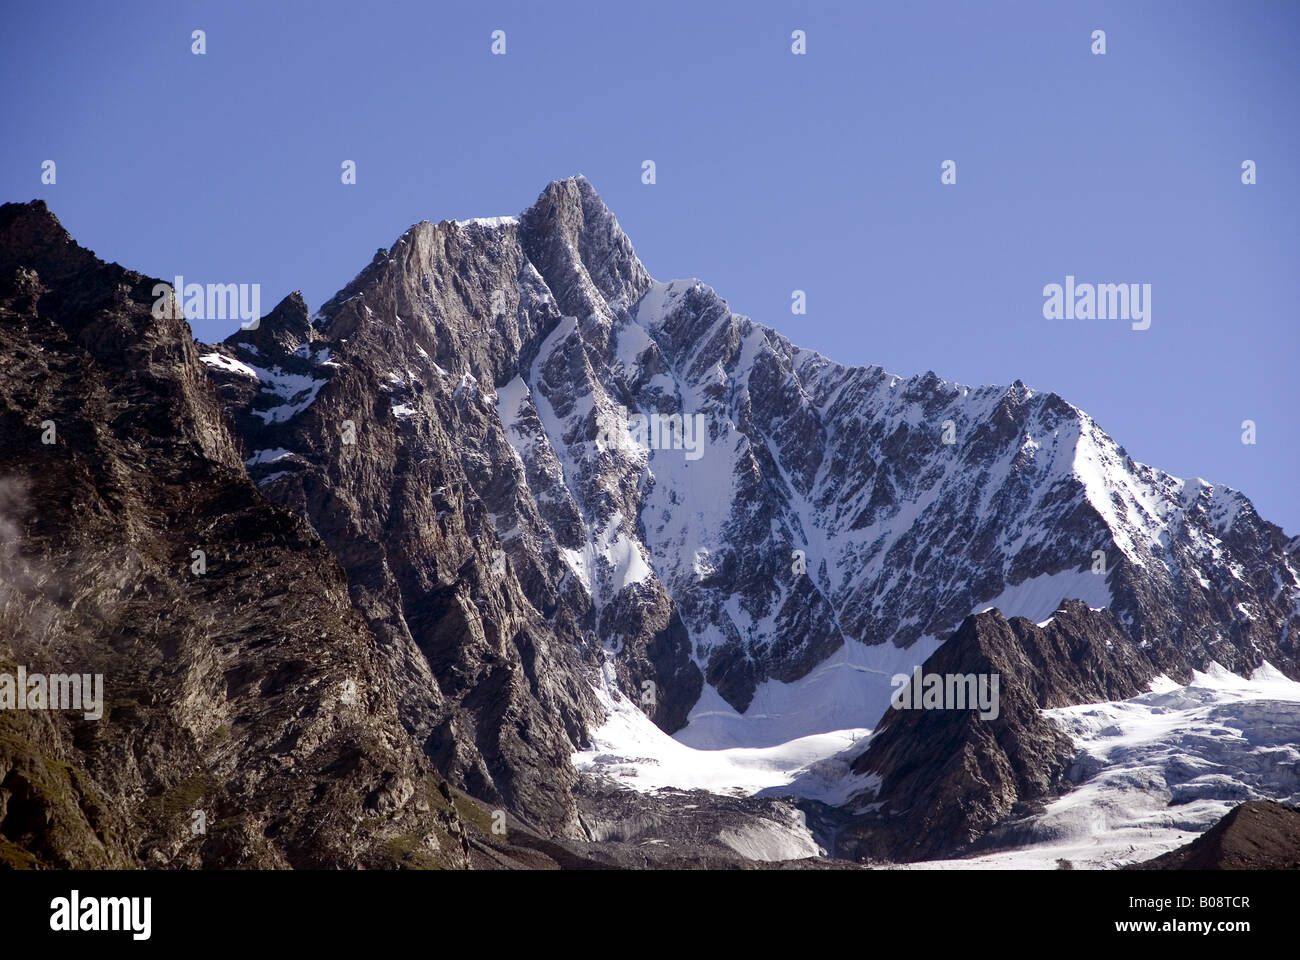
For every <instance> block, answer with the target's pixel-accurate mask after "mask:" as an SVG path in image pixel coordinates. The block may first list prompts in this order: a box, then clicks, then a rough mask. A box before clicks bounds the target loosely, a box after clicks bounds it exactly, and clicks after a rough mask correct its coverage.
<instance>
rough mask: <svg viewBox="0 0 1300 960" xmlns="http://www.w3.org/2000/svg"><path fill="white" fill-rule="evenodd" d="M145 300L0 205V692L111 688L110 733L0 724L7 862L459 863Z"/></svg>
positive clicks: (66, 721) (451, 840) (131, 277)
mask: <svg viewBox="0 0 1300 960" xmlns="http://www.w3.org/2000/svg"><path fill="white" fill-rule="evenodd" d="M152 287H153V281H151V280H149V279H147V278H145V277H142V276H141V275H140V274H137V273H133V272H131V271H128V270H124V269H122V268H121V267H118V266H117V265H115V264H104V263H101V262H100V261H98V260H97V259H95V258H94V256H93V255H92V254H91V253H89V252H88V251H85V250H82V249H81V248H79V247H77V245H76V244H75V243H73V242H72V241H71V239H70V238H69V237H68V236H67V234H66V233H65V232H64V231H63V230H62V228H61V227H60V226H59V224H58V222H57V221H56V220H55V219H54V217H53V216H52V215H51V214H50V213H49V212H48V210H46V209H45V207H44V204H42V203H39V202H36V203H33V204H27V205H17V204H7V205H5V206H4V207H0V358H3V360H2V361H0V364H2V366H0V673H7V674H10V675H13V674H15V673H16V671H17V668H18V667H19V666H20V665H21V666H23V667H25V668H26V670H27V671H28V672H29V673H34V672H41V673H50V674H52V673H60V674H62V673H68V672H73V671H76V672H84V673H90V674H102V675H103V684H104V687H103V689H104V709H103V717H102V719H99V720H88V719H85V718H84V711H67V712H64V711H59V712H56V711H49V710H45V711H24V712H18V711H12V710H6V711H3V712H0V863H3V864H7V865H10V866H50V867H81V868H85V867H138V866H146V867H198V866H203V867H234V866H257V867H288V866H293V867H324V868H338V867H360V866H365V867H382V866H396V865H399V864H402V863H411V864H414V863H420V864H424V865H443V866H450V867H460V866H464V865H465V864H466V863H467V855H468V853H467V849H466V845H465V841H464V837H463V832H462V830H461V827H460V823H459V821H458V819H457V817H456V815H455V813H454V812H453V811H452V809H451V806H450V804H449V803H448V802H447V800H446V799H445V798H444V797H443V796H442V794H441V793H440V792H439V790H438V786H439V784H440V780H439V778H438V776H437V774H436V773H435V772H434V770H433V768H432V766H431V764H430V763H429V762H428V760H427V759H426V758H425V757H423V756H422V755H421V753H420V751H419V750H418V749H416V747H415V746H414V745H413V744H412V743H411V742H410V741H409V739H408V738H407V737H406V736H405V735H404V733H403V730H402V727H401V725H400V723H399V722H398V719H397V703H396V697H395V695H394V691H393V685H392V682H391V679H390V678H389V677H388V676H387V673H386V671H385V670H384V667H383V664H382V663H381V661H380V660H379V659H378V658H377V657H376V656H375V652H374V649H373V644H372V642H371V640H370V637H369V635H368V633H367V630H366V625H365V623H364V621H363V620H362V618H361V617H360V616H358V615H357V614H356V613H355V612H354V611H353V610H352V608H351V605H350V603H349V598H348V592H347V582H346V580H345V578H344V575H343V571H342V570H341V569H340V568H339V565H338V563H337V562H336V561H335V559H334V557H333V556H331V554H330V552H329V550H328V549H327V548H326V547H325V545H324V544H323V543H322V542H321V540H320V538H319V537H318V536H317V534H316V533H315V532H314V531H313V530H312V529H311V527H310V526H309V525H307V524H306V523H304V522H303V521H302V520H301V519H300V518H299V517H297V516H295V515H294V514H292V513H291V512H290V511H288V510H286V509H284V508H283V507H279V506H276V505H274V504H272V503H270V502H269V501H268V500H266V499H265V498H264V497H263V496H261V495H260V494H259V493H258V492H257V489H256V487H255V486H254V484H253V483H252V482H251V480H250V479H249V478H248V475H247V472H246V471H245V470H244V466H243V463H242V460H243V457H242V456H241V452H240V444H239V441H238V440H237V439H236V438H235V436H234V435H233V434H232V433H231V431H230V430H229V428H228V425H227V422H226V420H225V418H224V416H223V413H222V404H221V402H220V400H219V399H218V397H217V395H216V392H215V390H214V389H213V388H212V384H211V381H210V379H209V377H208V374H207V372H206V370H205V368H204V365H203V364H202V363H200V361H199V354H198V351H197V350H196V348H195V345H194V343H193V339H192V336H191V334H190V330H189V327H188V326H187V325H186V323H185V322H184V321H183V320H173V319H161V320H160V319H156V318H154V317H153V316H152V315H151V305H152V303H153V300H154V298H153V296H152ZM43 424H44V426H43ZM50 429H52V430H53V433H52V434H51V433H49V432H48V430H50ZM43 437H46V438H49V439H52V440H53V441H54V442H52V443H43V442H42V439H43ZM196 550H201V551H203V552H204V555H205V557H204V564H205V570H204V572H203V573H202V574H201V575H200V574H196V573H195V572H193V571H194V567H193V564H194V563H195V562H196V561H195V559H194V557H193V556H192V554H193V552H194V551H196ZM196 812H197V813H198V814H199V815H201V816H200V818H199V819H196V816H195V815H196ZM200 820H201V822H202V826H203V827H204V830H205V832H201V833H195V832H194V830H193V828H194V827H195V825H196V823H199V822H200Z"/></svg>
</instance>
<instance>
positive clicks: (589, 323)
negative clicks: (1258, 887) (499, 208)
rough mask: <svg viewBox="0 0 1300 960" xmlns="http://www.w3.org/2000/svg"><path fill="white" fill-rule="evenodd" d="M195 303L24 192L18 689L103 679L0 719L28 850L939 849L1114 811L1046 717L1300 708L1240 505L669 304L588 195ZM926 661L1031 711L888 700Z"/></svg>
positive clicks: (14, 587)
mask: <svg viewBox="0 0 1300 960" xmlns="http://www.w3.org/2000/svg"><path fill="white" fill-rule="evenodd" d="M158 282H159V281H156V280H153V279H151V278H146V277H143V276H141V275H139V274H137V273H133V272H131V271H129V270H126V269H124V268H122V267H119V266H117V265H115V264H105V263H103V262H102V261H100V260H98V259H97V258H96V257H95V256H94V255H93V254H91V253H90V252H89V251H86V250H84V249H82V248H80V247H78V246H77V245H76V243H75V242H73V240H72V239H71V238H70V237H69V236H68V235H67V233H66V232H65V231H64V230H63V229H62V227H61V226H60V225H59V224H58V222H57V220H56V219H55V218H54V216H53V215H52V214H51V213H50V212H49V211H48V210H47V209H46V208H45V206H44V205H43V204H42V203H40V202H35V203H32V204H8V205H5V206H4V207H3V208H0V339H2V340H3V343H2V344H0V673H4V672H13V670H16V669H17V668H18V666H20V665H21V666H23V667H24V668H25V669H27V670H29V671H37V670H44V671H45V672H46V673H63V672H71V671H77V672H79V673H85V674H102V675H103V678H104V689H105V708H104V713H103V717H102V719H99V720H88V719H85V718H84V717H82V716H81V715H79V714H75V713H63V712H56V711H42V712H35V711H25V712H18V711H0V862H5V863H10V864H13V865H20V866H101V865H102V866H147V867H148V866H190V867H201V866H216V867H221V866H234V865H257V866H275V867H299V866H342V867H363V866H364V867H373V866H444V867H464V866H479V867H536V866H550V867H554V866H560V867H567V866H647V865H658V866H719V865H740V866H746V865H750V866H752V865H759V864H774V863H775V864H794V863H800V864H803V865H812V864H818V865H823V866H833V865H841V866H847V865H851V862H861V861H868V860H869V861H872V862H875V863H882V862H898V861H906V860H923V859H936V858H941V857H949V856H954V855H957V854H959V853H961V854H969V853H972V852H978V851H980V850H982V849H993V848H997V847H999V845H1001V846H1002V847H1005V846H1006V845H1007V844H1012V845H1014V843H1015V842H1017V841H1016V839H1015V838H1016V836H1021V837H1022V839H1023V836H1022V835H1020V834H1017V833H1016V832H1015V831H1014V830H1011V831H1008V824H1011V823H1013V822H1018V818H1020V820H1023V818H1024V817H1025V816H1026V815H1027V813H1028V812H1029V811H1031V810H1033V809H1038V808H1041V807H1043V806H1044V805H1046V804H1050V803H1051V801H1052V800H1053V799H1055V798H1058V797H1060V796H1063V795H1066V794H1069V793H1070V792H1071V791H1074V790H1079V789H1082V787H1080V784H1082V783H1084V782H1085V781H1086V780H1087V779H1088V775H1087V774H1085V773H1082V772H1080V771H1081V770H1082V769H1083V767H1081V766H1080V756H1081V754H1082V753H1083V752H1084V748H1083V747H1082V746H1081V744H1080V742H1079V741H1078V740H1077V739H1076V738H1074V737H1072V735H1071V734H1070V732H1069V728H1068V725H1065V724H1063V723H1062V722H1058V720H1057V719H1055V717H1054V712H1057V711H1060V710H1063V709H1066V708H1072V707H1077V706H1078V705H1081V704H1094V703H1118V702H1121V701H1123V702H1126V703H1129V702H1135V701H1134V698H1141V697H1142V696H1144V695H1146V694H1147V693H1148V691H1150V690H1151V689H1153V684H1156V685H1158V684H1161V683H1163V684H1169V685H1174V686H1177V685H1189V684H1193V683H1195V682H1196V681H1197V678H1198V677H1202V676H1204V675H1206V671H1222V672H1224V673H1225V674H1226V675H1231V676H1233V677H1237V678H1240V679H1241V682H1242V683H1246V682H1248V681H1249V678H1252V677H1254V678H1259V677H1261V676H1264V675H1267V677H1268V678H1270V682H1276V684H1279V685H1282V684H1290V683H1294V682H1296V681H1300V638H1298V637H1297V631H1298V630H1300V573H1298V572H1297V571H1298V570H1300V538H1293V539H1288V537H1287V536H1286V535H1285V534H1284V533H1283V531H1282V530H1281V529H1279V528H1278V527H1277V526H1275V525H1273V524H1271V523H1269V522H1267V521H1266V520H1264V519H1263V518H1261V517H1260V516H1259V515H1258V514H1257V513H1256V512H1255V510H1254V508H1253V507H1252V505H1251V503H1250V501H1249V500H1248V499H1247V498H1246V497H1245V496H1243V495H1242V494H1241V493H1238V492H1237V491H1235V490H1231V489H1228V488H1226V487H1223V486H1221V485H1216V484H1213V483H1208V482H1206V481H1203V480H1200V479H1180V478H1177V477H1173V476H1171V475H1169V474H1167V473H1164V472H1162V471H1160V470H1158V469H1156V468H1153V467H1150V466H1147V465H1145V464H1141V463H1137V462H1136V461H1134V460H1133V459H1132V458H1131V457H1129V456H1128V454H1127V453H1126V452H1125V451H1124V449H1123V447H1121V446H1120V445H1119V444H1117V443H1116V442H1115V441H1114V440H1112V439H1111V438H1110V437H1109V436H1108V435H1107V434H1106V433H1105V432H1104V431H1103V430H1102V429H1101V427H1100V426H1099V425H1098V424H1097V423H1096V422H1094V421H1093V420H1092V419H1091V418H1090V417H1089V416H1088V415H1087V414H1085V413H1084V412H1082V411H1081V410H1079V409H1078V408H1076V407H1074V406H1072V405H1071V404H1070V403H1068V402H1067V401H1066V400H1064V399H1062V398H1061V397H1059V396H1057V395H1056V394H1053V393H1044V392H1041V391H1038V390H1033V389H1030V388H1029V387H1028V386H1026V385H1025V384H1024V383H1021V382H1020V381H1017V382H1015V383H1013V384H1011V385H1010V386H1009V387H992V386H984V387H970V386H964V385H961V384H956V383H950V382H947V381H944V380H941V379H940V378H939V377H937V376H936V375H934V374H933V373H927V374H924V375H921V376H915V377H910V378H903V377H898V376H894V375H891V374H889V373H887V372H886V371H884V370H882V369H880V368H879V367H849V366H843V365H840V364H837V363H835V362H833V361H832V360H829V359H827V358H825V357H822V356H820V355H819V354H816V353H813V352H811V351H808V350H803V349H801V348H799V347H797V346H795V345H793V344H791V343H790V342H789V341H788V340H787V339H786V338H785V337H783V336H782V335H780V334H779V333H777V332H776V331H775V330H773V329H771V328H768V327H765V326H762V325H761V324H758V323H754V322H752V321H751V320H749V319H748V318H746V317H743V316H738V315H736V314H733V313H732V312H731V311H730V309H729V308H728V306H727V303H726V301H724V300H723V299H721V298H720V297H719V296H718V295H717V294H716V293H714V291H713V290H712V289H710V288H709V287H708V286H706V285H705V284H703V283H702V282H700V281H697V280H684V281H683V280H678V281H674V282H671V283H663V282H659V281H656V280H654V279H652V278H651V277H650V276H649V275H648V274H647V272H646V270H645V269H644V267H643V266H642V265H641V263H640V261H639V260H638V259H637V256H636V254H635V253H634V251H633V248H632V244H631V242H630V241H629V239H628V238H627V237H626V236H625V235H624V233H623V231H622V230H621V228H620V227H619V224H618V222H617V220H616V219H615V217H614V216H613V214H612V213H611V212H610V211H609V210H608V209H607V208H606V206H605V204H604V203H603V202H602V201H601V199H600V197H599V196H598V195H597V193H596V191H595V190H594V188H593V187H592V185H591V184H590V183H588V182H587V181H586V180H585V179H584V178H582V177H577V178H574V179H570V180H565V181H559V182H554V183H552V184H550V185H549V186H548V187H547V188H546V189H545V190H544V191H543V192H542V194H541V196H540V197H539V198H538V199H537V201H536V203H534V204H533V206H531V207H530V208H529V209H527V210H526V211H524V212H523V213H522V214H520V215H519V216H518V217H501V218H495V219H485V220H469V221H459V222H454V221H443V222H441V223H437V224H434V223H430V222H422V223H419V224H416V225H415V226H413V227H411V228H410V229H409V230H407V231H406V233H405V234H403V235H402V236H401V237H400V238H398V239H397V241H396V242H395V243H394V244H393V245H392V246H391V247H390V248H389V249H387V250H384V249H381V250H379V251H378V252H377V253H376V254H375V256H374V258H373V260H372V261H371V263H370V264H369V265H367V266H366V267H365V268H364V269H363V270H362V271H361V272H360V273H359V274H358V275H357V276H356V278H355V279H354V280H352V282H351V283H349V284H348V285H347V286H345V287H344V288H343V289H342V290H340V291H339V293H338V294H336V295H335V296H334V297H333V298H331V299H330V300H329V301H328V302H327V303H325V304H324V305H323V306H322V307H321V308H320V309H319V310H318V311H317V312H315V313H314V314H313V313H312V312H311V310H310V308H309V306H308V305H307V304H306V303H305V302H304V301H303V298H302V297H301V296H300V295H299V294H296V293H295V294H291V295H290V296H288V297H287V298H285V299H284V300H283V301H282V302H281V303H279V304H278V305H277V306H276V307H275V308H274V309H273V310H272V311H271V312H270V313H269V314H267V315H266V316H264V317H262V318H261V319H260V321H259V322H257V323H256V324H247V325H245V326H246V327H247V328H241V329H238V330H237V331H236V332H234V333H233V334H232V335H231V336H230V337H228V338H227V339H226V340H224V341H222V342H221V343H216V344H210V345H204V344H197V343H195V342H194V340H193V338H192V334H191V332H190V329H189V327H188V325H187V324H186V322H185V320H184V319H183V318H182V317H181V316H179V315H178V311H176V310H162V311H160V310H158V309H157V297H156V295H155V293H154V290H155V287H156V284H157V283H158ZM159 314H161V316H160V315H159ZM914 668H919V670H920V671H922V672H923V673H925V674H934V675H936V676H939V677H951V676H966V675H970V676H972V677H985V678H988V677H992V676H996V677H998V678H999V686H998V687H997V690H998V696H999V700H1000V702H999V708H998V710H997V715H996V717H993V716H985V717H981V716H980V715H979V712H978V711H975V710H972V709H969V708H968V707H969V705H963V706H961V707H959V708H956V709H953V708H951V705H948V707H949V708H948V709H937V710H923V709H918V710H898V709H894V707H896V706H897V704H895V703H894V702H893V700H894V698H895V697H896V696H897V687H898V685H897V683H895V679H896V677H897V676H898V675H900V674H901V675H904V676H907V675H910V674H911V673H912V671H913V670H914ZM1261 671H1262V673H1261ZM1215 675H1216V676H1217V675H1218V674H1215ZM1225 683H1226V681H1225ZM1279 689H1280V687H1279ZM990 712H991V711H986V713H990ZM846 730H848V731H856V733H855V734H854V735H851V736H847V737H846V738H845V739H844V742H842V743H840V744H838V745H837V746H835V747H834V748H833V749H832V748H830V747H827V746H826V744H825V743H824V742H823V741H824V740H825V738H826V736H827V735H829V734H831V733H833V732H836V731H846ZM670 736H671V737H672V739H670ZM819 738H820V739H819ZM795 743H799V744H805V745H807V749H806V750H804V752H803V753H799V762H798V763H792V764H791V771H790V776H788V777H785V778H784V780H783V782H782V783H768V782H764V783H757V782H753V783H751V782H750V781H749V780H746V779H745V777H744V776H739V777H738V778H733V779H732V780H730V781H728V780H727V774H726V773H725V770H726V769H731V768H729V767H726V764H725V763H723V759H724V758H725V760H726V763H731V762H732V759H733V754H732V753H730V752H728V751H732V750H735V749H739V750H741V751H745V750H748V751H751V752H752V751H763V750H775V751H777V752H778V753H779V752H780V751H781V750H786V749H787V748H788V746H789V745H790V744H795ZM642 746H645V747H646V750H651V749H653V750H658V751H660V753H657V754H655V755H654V756H653V757H650V756H648V755H642V752H639V751H641V747H642ZM800 750H803V748H802V747H801V748H800ZM673 751H677V752H673ZM795 752H796V753H798V752H799V751H795ZM781 755H782V756H787V754H781ZM669 757H678V758H684V759H682V760H681V763H682V764H683V767H682V769H685V768H686V767H690V769H691V770H696V771H701V770H705V769H706V768H707V770H711V771H713V772H712V773H706V772H697V773H695V774H692V775H691V776H685V775H681V774H680V772H679V770H678V768H677V767H674V766H673V763H674V761H673V760H671V759H665V758H669ZM714 761H717V762H714ZM737 762H739V761H737ZM773 763H774V764H775V761H773ZM692 764H694V766H692ZM769 766H771V765H769ZM1084 766H1085V767H1086V766H1087V765H1084ZM796 768H797V769H796ZM1088 769H1089V770H1093V768H1092V767H1088ZM718 771H723V772H718ZM748 772H750V773H752V772H753V768H752V767H751V768H749V770H748ZM1094 772H1095V770H1094ZM655 776H658V780H655ZM692 777H694V779H692ZM710 777H712V779H710ZM647 778H649V780H647ZM688 780H689V781H690V782H686V781H688ZM647 782H649V783H650V787H649V788H647V786H646V784H647ZM809 784H815V785H816V788H815V789H814V788H812V787H810V786H809ZM1261 789H1262V788H1261ZM1273 799H1286V798H1285V797H1275V798H1273ZM1224 809H1226V807H1220V808H1219V809H1218V810H1217V813H1216V816H1215V817H1214V819H1217V815H1221V814H1222V812H1223V811H1224ZM1206 816H1208V814H1206ZM1211 822H1213V819H1210V820H1206V821H1205V823H1204V826H1208V825H1209V824H1210V823H1211ZM198 824H202V825H203V830H201V831H200V830H198V828H197V826H196V825H198Z"/></svg>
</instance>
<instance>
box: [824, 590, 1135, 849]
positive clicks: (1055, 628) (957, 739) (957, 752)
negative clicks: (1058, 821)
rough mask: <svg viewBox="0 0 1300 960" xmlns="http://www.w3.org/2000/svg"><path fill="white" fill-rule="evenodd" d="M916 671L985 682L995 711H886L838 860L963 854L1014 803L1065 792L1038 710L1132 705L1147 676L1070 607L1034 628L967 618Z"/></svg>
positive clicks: (1067, 749)
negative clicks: (991, 682) (862, 807)
mask: <svg viewBox="0 0 1300 960" xmlns="http://www.w3.org/2000/svg"><path fill="white" fill-rule="evenodd" d="M921 672H922V675H926V674H931V675H935V676H939V677H944V678H947V677H956V676H962V677H964V676H968V675H970V676H975V677H992V676H995V677H997V678H998V686H997V688H996V689H997V696H996V698H995V702H996V706H997V709H996V711H985V712H984V713H983V714H982V713H981V711H979V710H977V709H955V708H954V707H953V706H952V705H951V704H944V705H943V706H942V707H941V708H939V709H915V706H916V705H915V704H914V703H912V702H904V706H905V707H908V708H909V709H890V710H887V711H886V713H885V716H884V717H883V718H882V719H881V721H880V724H879V726H878V727H877V729H876V731H875V736H874V737H873V738H872V740H871V744H870V746H869V748H868V749H867V750H866V752H864V753H863V754H862V755H861V756H859V757H858V758H857V760H855V761H854V762H853V764H852V767H851V769H852V770H853V772H854V773H859V774H874V775H875V776H876V777H878V778H879V786H878V788H877V789H876V790H875V791H874V793H873V795H872V796H870V797H869V798H865V799H870V800H871V801H872V806H873V808H874V809H873V811H872V813H871V814H870V815H869V816H866V817H863V818H861V819H859V820H858V821H856V822H855V823H854V824H852V825H851V826H850V827H848V828H846V829H845V830H844V831H843V832H842V833H841V835H840V837H839V850H838V852H839V853H840V855H842V856H843V855H853V856H857V857H862V858H870V859H878V860H924V859H930V858H934V857H939V856H948V855H952V854H954V853H960V852H965V851H967V850H968V849H969V848H970V847H971V845H972V844H973V843H974V842H975V841H977V840H978V839H979V838H980V837H981V835H982V834H983V833H984V832H985V831H987V830H988V829H989V828H991V827H993V826H994V825H995V824H997V823H999V822H1000V821H1003V820H1004V819H1006V818H1007V817H1010V816H1012V815H1014V814H1015V813H1016V812H1017V811H1018V810H1019V809H1023V807H1024V805H1025V804H1027V803H1029V802H1031V801H1035V800H1042V799H1045V798H1047V797H1051V796H1056V795H1058V794H1060V793H1064V792H1065V791H1066V790H1068V789H1069V787H1070V785H1071V781H1070V777H1069V774H1070V772H1071V767H1072V765H1073V763H1074V760H1075V755H1076V753H1077V750H1076V749H1075V746H1074V744H1073V743H1072V741H1071V740H1070V738H1069V737H1067V736H1066V735H1065V734H1064V733H1063V732H1062V731H1061V730H1060V729H1059V728H1058V727H1057V726H1056V725H1055V724H1054V723H1052V722H1051V721H1050V720H1049V719H1048V718H1046V717H1044V716H1043V714H1042V713H1041V711H1042V710H1044V709H1050V708H1052V707H1058V706H1067V705H1070V704H1076V703H1090V702H1096V701H1102V700H1120V699H1125V698H1128V697H1132V696H1135V695H1137V694H1138V693H1140V692H1142V691H1143V690H1145V689H1146V688H1147V686H1148V685H1149V684H1150V682H1151V680H1152V679H1153V678H1154V676H1155V673H1156V671H1155V669H1154V667H1153V666H1152V665H1151V663H1150V662H1149V661H1148V660H1147V658H1146V657H1145V656H1144V655H1143V654H1142V652H1141V651H1140V650H1139V649H1138V648H1136V647H1135V646H1134V645H1133V644H1132V643H1131V641H1129V639H1128V638H1127V637H1126V636H1125V635H1124V631H1123V629H1122V628H1121V627H1120V624H1119V623H1118V621H1116V619H1115V618H1114V617H1113V616H1112V615H1111V614H1110V612H1109V611H1105V610H1102V611H1092V610H1089V609H1088V606H1087V605H1086V604H1084V603H1080V602H1079V601H1068V602H1066V603H1065V604H1064V605H1062V607H1061V609H1060V610H1058V611H1057V612H1056V614H1055V615H1054V616H1053V617H1052V619H1051V621H1050V622H1048V623H1047V624H1046V626H1042V627H1040V626H1038V625H1037V624H1034V623H1031V622H1030V621H1028V620H1025V619H1024V618H1021V617H1014V618H1012V619H1011V620H1006V619H1005V618H1004V617H1003V616H1002V613H1001V611H999V610H992V611H989V612H988V613H981V614H979V615H976V616H971V617H968V618H967V619H966V621H965V622H964V623H963V624H962V625H961V628H960V629H958V630H957V632H956V633H954V634H953V635H952V637H951V638H950V639H949V640H948V642H947V643H945V644H944V645H943V646H942V647H940V648H939V649H938V650H937V651H935V653H934V654H933V655H931V656H930V658H929V659H927V660H926V661H925V663H924V664H923V665H922V667H921ZM994 713H995V715H991V714H994ZM859 802H862V800H861V799H860V800H859Z"/></svg>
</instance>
